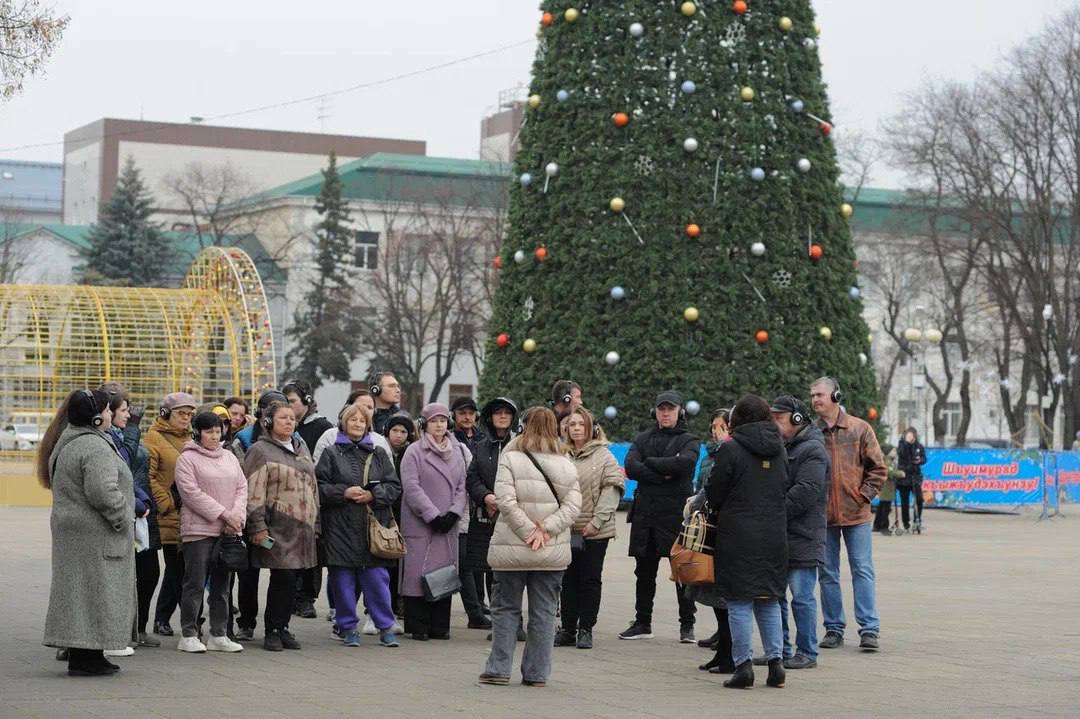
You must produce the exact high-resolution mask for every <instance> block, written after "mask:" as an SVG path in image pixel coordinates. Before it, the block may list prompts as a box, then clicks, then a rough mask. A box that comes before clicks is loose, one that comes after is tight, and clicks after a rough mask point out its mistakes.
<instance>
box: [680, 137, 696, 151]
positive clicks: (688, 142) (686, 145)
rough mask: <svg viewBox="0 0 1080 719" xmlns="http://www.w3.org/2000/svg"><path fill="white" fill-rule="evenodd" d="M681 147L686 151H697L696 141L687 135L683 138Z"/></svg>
mask: <svg viewBox="0 0 1080 719" xmlns="http://www.w3.org/2000/svg"><path fill="white" fill-rule="evenodd" d="M682 148H683V149H684V150H686V151H687V152H697V149H698V141H697V140H695V139H694V138H692V137H688V138H686V139H685V140H683V144H682Z"/></svg>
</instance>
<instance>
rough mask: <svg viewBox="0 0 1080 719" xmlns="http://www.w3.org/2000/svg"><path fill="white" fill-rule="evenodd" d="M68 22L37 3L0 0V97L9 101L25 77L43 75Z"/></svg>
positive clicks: (68, 19) (20, 89)
mask: <svg viewBox="0 0 1080 719" xmlns="http://www.w3.org/2000/svg"><path fill="white" fill-rule="evenodd" d="M70 20H71V18H69V17H68V16H67V15H55V14H54V11H53V9H52V8H43V7H42V6H41V3H40V2H38V0H0V97H2V98H5V99H6V98H9V97H13V96H14V95H16V94H17V93H19V92H21V91H22V89H23V82H24V81H25V80H26V78H27V77H31V76H33V75H37V74H40V73H42V72H44V68H45V62H46V61H47V60H48V59H49V56H51V55H52V54H53V52H54V51H55V50H56V46H57V45H58V44H59V43H60V38H61V37H62V36H63V34H64V30H66V29H67V26H68V22H70Z"/></svg>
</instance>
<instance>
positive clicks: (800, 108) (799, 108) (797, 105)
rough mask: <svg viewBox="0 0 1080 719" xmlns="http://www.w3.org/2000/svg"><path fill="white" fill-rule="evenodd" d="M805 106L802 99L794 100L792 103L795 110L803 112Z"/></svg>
mask: <svg viewBox="0 0 1080 719" xmlns="http://www.w3.org/2000/svg"><path fill="white" fill-rule="evenodd" d="M805 107H806V106H805V105H803V101H802V100H795V101H794V102H792V103H791V109H792V110H794V111H795V112H802V111H803V108H805Z"/></svg>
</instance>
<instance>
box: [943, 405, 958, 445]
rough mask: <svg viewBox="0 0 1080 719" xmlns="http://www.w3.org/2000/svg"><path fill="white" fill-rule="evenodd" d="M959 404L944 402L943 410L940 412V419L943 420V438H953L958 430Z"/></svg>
mask: <svg viewBox="0 0 1080 719" xmlns="http://www.w3.org/2000/svg"><path fill="white" fill-rule="evenodd" d="M960 415H961V411H960V403H959V402H946V403H945V409H943V410H942V411H941V418H942V419H943V420H945V436H947V437H955V436H956V432H957V431H958V430H959V429H960Z"/></svg>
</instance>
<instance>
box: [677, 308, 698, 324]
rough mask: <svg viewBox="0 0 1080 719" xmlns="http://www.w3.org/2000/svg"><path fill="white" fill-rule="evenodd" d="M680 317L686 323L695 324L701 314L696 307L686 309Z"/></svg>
mask: <svg viewBox="0 0 1080 719" xmlns="http://www.w3.org/2000/svg"><path fill="white" fill-rule="evenodd" d="M682 316H683V319H684V320H686V321H687V322H697V321H698V317H700V316H701V313H700V312H698V308H697V307H687V308H686V309H685V310H683V313H682Z"/></svg>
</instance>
